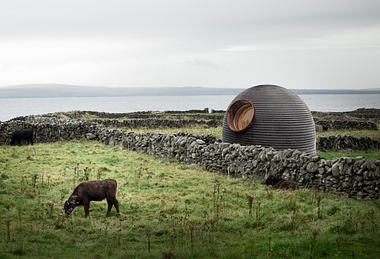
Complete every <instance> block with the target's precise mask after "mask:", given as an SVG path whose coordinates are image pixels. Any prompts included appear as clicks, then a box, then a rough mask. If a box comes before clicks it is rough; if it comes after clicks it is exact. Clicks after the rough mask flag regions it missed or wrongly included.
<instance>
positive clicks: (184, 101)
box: [0, 94, 380, 121]
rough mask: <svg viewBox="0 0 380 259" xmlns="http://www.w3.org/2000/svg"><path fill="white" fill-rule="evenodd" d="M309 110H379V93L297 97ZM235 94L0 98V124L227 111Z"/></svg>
mask: <svg viewBox="0 0 380 259" xmlns="http://www.w3.org/2000/svg"><path fill="white" fill-rule="evenodd" d="M298 96H299V97H300V98H301V99H302V100H303V101H304V102H305V103H306V105H307V106H308V108H309V110H310V111H321V112H344V111H353V110H356V109H358V108H377V109H380V94H307V95H298ZM235 97H236V96H235V95H204V96H202V95H201V96H120V97H75V98H73V97H69V98H0V121H7V120H10V119H12V118H15V117H18V116H28V115H40V114H46V113H54V112H68V111H79V110H80V111H99V112H111V113H128V112H137V111H187V110H193V109H197V110H203V109H205V108H208V109H209V110H210V111H211V110H223V111H225V110H227V108H228V106H229V105H230V103H231V102H232V100H233V99H234V98H235Z"/></svg>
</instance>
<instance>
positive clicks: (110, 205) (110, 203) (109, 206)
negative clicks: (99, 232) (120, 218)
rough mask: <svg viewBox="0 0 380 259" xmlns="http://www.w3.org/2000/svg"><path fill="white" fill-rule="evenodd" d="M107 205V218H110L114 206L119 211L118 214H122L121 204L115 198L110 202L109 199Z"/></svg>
mask: <svg viewBox="0 0 380 259" xmlns="http://www.w3.org/2000/svg"><path fill="white" fill-rule="evenodd" d="M107 203H108V210H107V216H108V215H109V214H110V212H111V209H112V205H114V206H115V208H116V211H117V214H120V210H119V202H118V201H117V200H116V198H114V199H113V200H109V199H107Z"/></svg>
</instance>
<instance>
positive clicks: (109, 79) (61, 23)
mask: <svg viewBox="0 0 380 259" xmlns="http://www.w3.org/2000/svg"><path fill="white" fill-rule="evenodd" d="M29 83H59V84H75V85H84V86H112V87H136V86H172V87H177V86H204V87H233V88H248V87H251V86H254V85H258V84H277V85H281V86H284V87H286V88H291V89H295V88H299V89H301V88H305V89H331V88H336V89H355V88H359V89H363V88H377V87H380V1H379V0H360V1H359V0H339V1H338V0H312V1H309V0H287V1H286V0H278V1H274V0H265V1H263V0H230V1H226V0H215V1H212V0H186V1H185V0H136V1H133V0H101V1H99V0H64V1H53V0H0V87H3V86H10V85H18V84H29Z"/></svg>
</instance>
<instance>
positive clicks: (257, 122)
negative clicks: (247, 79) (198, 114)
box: [222, 85, 316, 154]
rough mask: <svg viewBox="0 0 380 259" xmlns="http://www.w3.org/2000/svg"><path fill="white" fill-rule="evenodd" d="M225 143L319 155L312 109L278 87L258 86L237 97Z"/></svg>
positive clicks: (230, 110) (224, 134)
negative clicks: (295, 150)
mask: <svg viewBox="0 0 380 259" xmlns="http://www.w3.org/2000/svg"><path fill="white" fill-rule="evenodd" d="M222 140H223V142H226V143H238V144H241V145H245V146H246V145H261V146H264V147H273V148H275V149H276V150H284V149H297V150H300V151H304V152H307V153H309V154H315V153H316V139H315V125H314V120H313V117H312V115H311V112H310V111H309V108H308V107H307V105H306V104H305V103H304V101H303V100H302V99H301V98H300V97H299V96H297V95H296V94H294V93H293V92H291V91H290V90H288V89H286V88H283V87H281V86H277V85H258V86H254V87H251V88H248V89H247V90H245V91H243V92H241V93H240V94H239V95H237V96H236V97H235V99H233V100H232V102H231V104H230V105H229V107H228V109H227V111H226V113H225V116H224V120H223V131H222Z"/></svg>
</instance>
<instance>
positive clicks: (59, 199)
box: [0, 130, 380, 258]
mask: <svg viewBox="0 0 380 259" xmlns="http://www.w3.org/2000/svg"><path fill="white" fill-rule="evenodd" d="M177 131H178V130H177ZM0 177H1V178H0V258H16V257H25V258H51V257H53V258H336V257H337V258H352V257H355V258H378V256H379V255H380V201H379V200H375V201H356V200H352V199H347V198H344V197H341V196H336V195H333V194H329V193H320V192H317V191H315V190H307V189H298V190H296V191H279V190H273V189H271V188H268V187H267V186H265V185H263V184H262V181H261V180H258V179H240V178H234V177H230V176H227V175H221V174H217V173H210V172H207V171H206V170H204V169H203V168H200V167H197V166H191V165H186V164H180V163H178V162H177V161H171V160H168V159H163V158H156V157H152V156H149V155H146V154H140V153H136V152H133V151H128V150H125V149H121V148H120V147H112V146H105V145H102V144H100V143H99V142H96V141H87V140H85V139H82V140H79V141H76V140H73V141H61V142H56V143H40V144H35V145H34V146H16V147H11V146H0ZM105 178H113V179H115V180H117V181H118V192H117V196H116V197H117V199H118V200H119V205H120V211H121V215H120V216H117V215H116V210H115V208H113V209H112V211H111V215H110V216H109V217H106V216H105V214H106V210H107V203H106V201H102V202H91V205H90V216H89V218H87V219H85V218H84V209H83V207H77V208H76V209H75V210H74V212H73V213H72V214H71V216H70V217H66V216H64V214H63V202H64V201H65V200H66V199H67V198H68V197H69V196H70V194H71V193H72V191H73V189H74V187H75V186H76V185H77V184H79V183H80V182H82V181H86V180H96V179H105Z"/></svg>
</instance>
